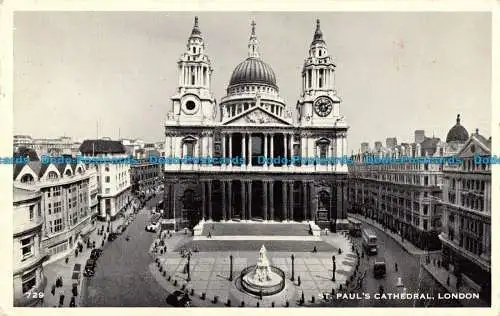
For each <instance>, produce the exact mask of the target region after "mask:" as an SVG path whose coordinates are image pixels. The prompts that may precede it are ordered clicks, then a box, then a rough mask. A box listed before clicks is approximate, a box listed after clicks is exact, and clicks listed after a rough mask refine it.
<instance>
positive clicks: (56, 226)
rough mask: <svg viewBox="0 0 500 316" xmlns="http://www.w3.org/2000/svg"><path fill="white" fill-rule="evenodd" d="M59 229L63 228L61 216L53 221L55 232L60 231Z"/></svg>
mask: <svg viewBox="0 0 500 316" xmlns="http://www.w3.org/2000/svg"><path fill="white" fill-rule="evenodd" d="M61 230H63V222H62V218H59V219H56V220H55V221H54V232H55V233H57V232H60V231H61Z"/></svg>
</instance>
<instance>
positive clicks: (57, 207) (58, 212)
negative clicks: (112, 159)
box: [14, 159, 95, 261]
mask: <svg viewBox="0 0 500 316" xmlns="http://www.w3.org/2000/svg"><path fill="white" fill-rule="evenodd" d="M92 176H95V175H94V174H92V173H91V172H87V169H86V168H85V165H83V164H51V163H42V162H41V161H39V160H33V159H32V160H30V161H29V162H28V163H27V164H24V165H20V164H18V165H15V166H14V185H15V186H16V187H18V188H21V189H25V190H36V191H38V192H39V193H40V195H41V200H40V205H41V210H42V219H43V223H42V238H41V247H42V248H43V249H45V250H46V251H47V253H48V254H49V255H50V259H49V260H50V261H55V260H57V259H58V258H61V257H64V256H66V255H67V254H68V253H69V252H70V251H72V250H73V248H74V247H75V246H76V244H77V242H78V241H79V240H80V239H81V237H82V236H84V235H86V234H88V233H89V232H90V231H91V230H92V229H93V225H92V222H91V217H92V214H91V211H90V192H89V181H90V180H89V179H90V178H91V177H92Z"/></svg>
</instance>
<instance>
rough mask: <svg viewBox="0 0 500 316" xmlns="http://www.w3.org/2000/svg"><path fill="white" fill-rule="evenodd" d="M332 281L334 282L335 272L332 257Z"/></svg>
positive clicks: (333, 258) (333, 257)
mask: <svg viewBox="0 0 500 316" xmlns="http://www.w3.org/2000/svg"><path fill="white" fill-rule="evenodd" d="M332 270H333V273H332V281H333V282H335V270H336V265H335V256H332Z"/></svg>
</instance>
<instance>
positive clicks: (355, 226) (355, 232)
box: [349, 218, 361, 237]
mask: <svg viewBox="0 0 500 316" xmlns="http://www.w3.org/2000/svg"><path fill="white" fill-rule="evenodd" d="M349 234H350V235H351V236H353V237H361V222H360V221H358V220H357V219H354V218H349Z"/></svg>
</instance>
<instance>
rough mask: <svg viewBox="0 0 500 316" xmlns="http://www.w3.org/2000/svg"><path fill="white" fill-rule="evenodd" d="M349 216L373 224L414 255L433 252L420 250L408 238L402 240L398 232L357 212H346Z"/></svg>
mask: <svg viewBox="0 0 500 316" xmlns="http://www.w3.org/2000/svg"><path fill="white" fill-rule="evenodd" d="M348 216H349V217H352V218H355V219H357V220H359V221H361V222H364V223H366V224H368V225H370V226H373V227H375V228H377V229H379V230H381V231H383V232H384V234H386V235H387V236H389V237H391V238H392V239H394V240H395V241H396V242H397V243H399V244H400V245H401V247H403V248H404V249H405V250H406V251H407V252H408V253H410V254H412V255H414V256H422V255H427V254H431V253H433V251H426V250H422V249H420V248H418V247H416V246H415V245H413V244H412V243H410V242H409V241H408V240H404V241H403V240H402V239H401V235H398V234H394V233H392V232H391V231H389V230H388V229H384V228H383V227H382V225H380V224H379V223H377V222H375V221H373V220H371V219H369V218H364V217H363V216H360V215H358V214H352V213H349V214H348ZM434 252H440V251H439V250H437V251H434Z"/></svg>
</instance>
